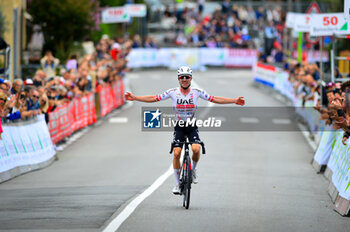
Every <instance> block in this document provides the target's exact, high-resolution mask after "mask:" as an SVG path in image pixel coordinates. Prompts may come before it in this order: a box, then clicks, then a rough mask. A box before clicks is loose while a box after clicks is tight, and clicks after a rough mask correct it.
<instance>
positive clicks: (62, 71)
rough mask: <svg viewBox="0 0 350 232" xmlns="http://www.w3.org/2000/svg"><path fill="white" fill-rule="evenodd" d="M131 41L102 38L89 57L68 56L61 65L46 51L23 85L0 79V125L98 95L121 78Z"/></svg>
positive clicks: (123, 73)
mask: <svg viewBox="0 0 350 232" xmlns="http://www.w3.org/2000/svg"><path fill="white" fill-rule="evenodd" d="M132 43H133V42H132V40H126V41H123V40H122V39H121V38H116V39H114V40H112V39H109V38H108V36H106V35H104V36H103V37H102V39H101V40H100V41H99V42H98V43H97V45H96V46H95V51H94V52H93V53H92V54H88V55H84V56H82V57H78V56H77V55H76V54H72V55H71V56H70V58H69V59H68V61H67V62H66V64H65V65H61V66H60V65H59V64H60V60H59V59H57V58H55V57H54V56H53V54H52V53H51V52H50V51H47V52H46V54H45V56H44V57H43V58H42V59H41V62H40V63H41V68H40V69H39V70H37V71H36V73H35V75H34V76H33V77H28V78H27V79H25V80H24V81H23V80H22V79H15V80H14V81H13V82H12V83H11V82H10V81H9V80H4V79H0V117H1V121H2V122H4V121H14V120H25V119H27V118H30V117H33V116H35V115H39V114H45V119H46V122H48V120H49V117H48V114H49V113H50V112H52V111H54V110H55V108H56V107H58V106H60V105H63V104H65V103H67V102H69V101H71V100H72V99H74V98H80V97H82V96H85V95H87V94H90V93H95V92H98V91H99V90H100V89H101V87H102V86H104V85H108V84H110V83H111V82H113V81H114V80H118V79H121V78H123V76H124V75H125V72H127V71H128V68H127V67H126V64H127V60H126V56H127V55H128V54H129V52H130V51H131V48H132ZM2 131H3V130H2V127H1V123H0V136H1V133H2Z"/></svg>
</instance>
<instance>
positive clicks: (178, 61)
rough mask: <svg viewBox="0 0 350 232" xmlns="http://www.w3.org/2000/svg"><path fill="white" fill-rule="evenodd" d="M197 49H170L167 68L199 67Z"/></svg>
mask: <svg viewBox="0 0 350 232" xmlns="http://www.w3.org/2000/svg"><path fill="white" fill-rule="evenodd" d="M199 60H200V58H199V49H197V48H183V49H176V48H174V49H170V64H169V68H170V69H173V70H177V69H178V68H179V67H180V66H184V65H186V66H190V67H191V68H192V69H194V70H196V69H199V67H200V65H199Z"/></svg>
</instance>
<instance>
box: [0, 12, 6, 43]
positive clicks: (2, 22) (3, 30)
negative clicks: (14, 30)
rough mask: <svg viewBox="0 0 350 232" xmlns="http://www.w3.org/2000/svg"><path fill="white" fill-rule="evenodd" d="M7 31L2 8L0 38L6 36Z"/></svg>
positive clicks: (0, 13)
mask: <svg viewBox="0 0 350 232" xmlns="http://www.w3.org/2000/svg"><path fill="white" fill-rule="evenodd" d="M5 31H6V21H5V16H4V14H3V13H2V10H1V8H0V36H1V37H2V36H4V32H5Z"/></svg>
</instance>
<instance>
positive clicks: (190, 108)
mask: <svg viewBox="0 0 350 232" xmlns="http://www.w3.org/2000/svg"><path fill="white" fill-rule="evenodd" d="M177 77H178V80H179V84H180V87H178V88H173V89H169V90H167V91H165V92H164V93H162V94H160V95H147V96H136V95H134V94H132V93H130V92H127V93H126V94H125V99H126V100H129V101H141V102H158V101H161V100H166V99H168V98H171V99H172V102H173V104H172V105H173V109H174V113H175V116H176V117H177V120H178V121H179V120H183V121H186V120H187V119H191V118H194V115H195V112H196V109H197V101H198V98H202V99H204V100H207V101H210V102H213V103H217V104H237V105H241V106H243V105H244V104H245V100H244V99H243V97H237V98H226V97H218V96H212V95H209V94H208V93H206V92H205V91H204V90H201V89H198V88H192V87H191V80H192V70H191V68H190V67H187V66H182V67H180V68H179V69H178V70H177ZM185 136H187V137H188V139H189V141H190V142H191V143H192V153H193V156H192V161H193V166H192V169H193V170H192V180H193V183H194V184H196V183H198V176H197V169H196V168H197V163H198V161H199V156H200V145H199V142H200V139H199V133H198V127H197V126H196V125H186V126H183V124H182V126H181V125H179V123H176V126H175V127H174V143H175V145H174V159H173V168H174V176H175V187H174V188H173V193H174V194H180V188H179V184H180V180H179V178H180V157H181V149H182V143H183V142H185Z"/></svg>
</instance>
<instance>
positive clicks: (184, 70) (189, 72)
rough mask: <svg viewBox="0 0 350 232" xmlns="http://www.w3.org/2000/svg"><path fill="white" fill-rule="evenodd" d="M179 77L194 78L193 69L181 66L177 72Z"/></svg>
mask: <svg viewBox="0 0 350 232" xmlns="http://www.w3.org/2000/svg"><path fill="white" fill-rule="evenodd" d="M177 76H178V77H179V76H191V77H192V69H191V68H190V67H188V66H181V67H180V68H179V69H178V70H177Z"/></svg>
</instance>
